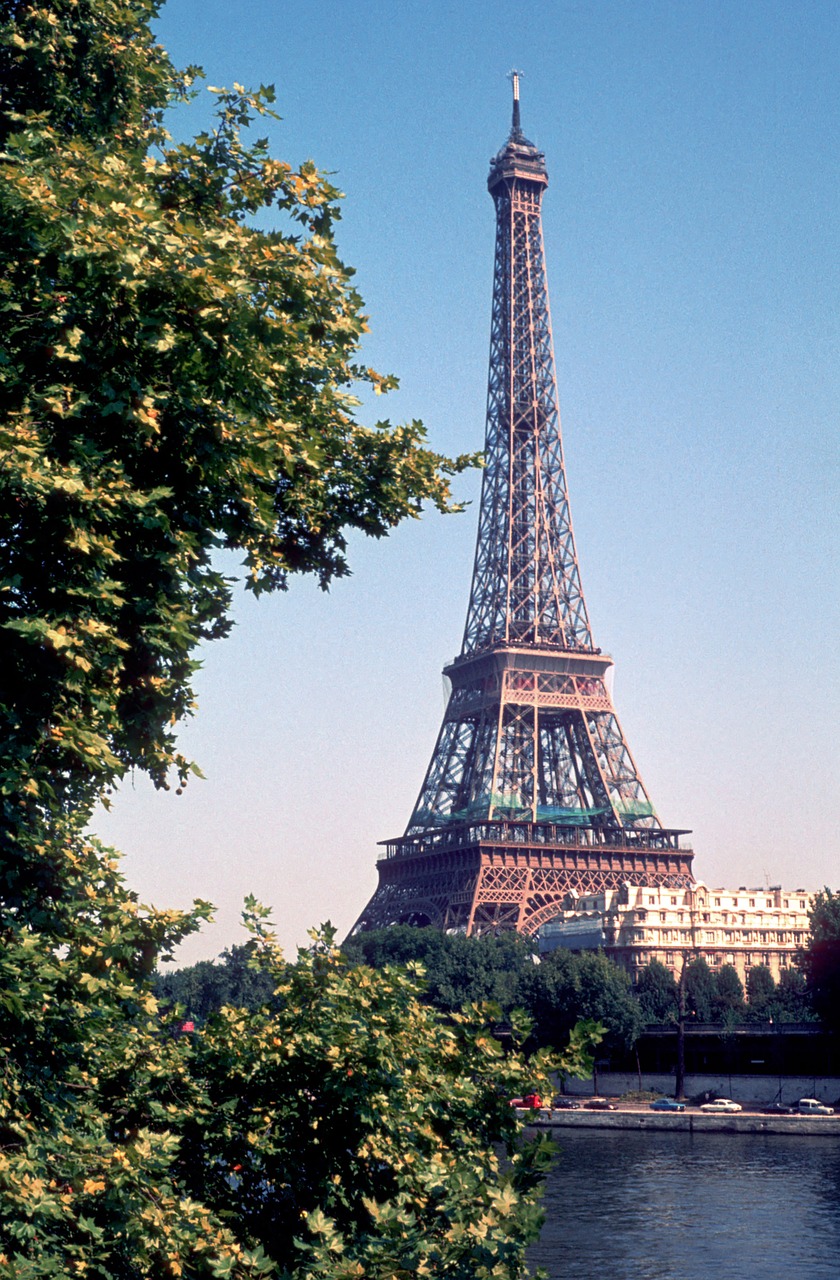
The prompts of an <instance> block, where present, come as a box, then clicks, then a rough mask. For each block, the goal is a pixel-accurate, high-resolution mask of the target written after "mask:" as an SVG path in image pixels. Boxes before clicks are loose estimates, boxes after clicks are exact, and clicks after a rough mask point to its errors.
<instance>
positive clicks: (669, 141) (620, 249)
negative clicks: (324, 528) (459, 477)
mask: <svg viewBox="0 0 840 1280" xmlns="http://www.w3.org/2000/svg"><path fill="white" fill-rule="evenodd" d="M159 31H160V36H161V39H162V41H163V43H164V44H165V45H166V46H167V48H168V49H169V50H170V52H171V54H172V56H173V58H174V60H175V61H176V63H178V64H180V65H186V64H187V63H199V64H201V65H203V67H204V69H205V71H206V75H207V83H208V84H215V85H219V84H231V83H232V82H233V81H235V80H236V81H240V82H242V83H244V84H246V85H253V86H255V85H257V84H259V83H260V82H263V83H273V84H275V86H276V88H277V96H278V101H277V109H278V111H279V113H280V114H281V115H282V117H283V121H282V123H280V124H278V125H276V126H272V128H271V130H270V136H271V139H272V145H273V149H274V152H275V154H277V155H279V156H282V157H283V158H286V159H289V160H291V161H293V162H300V161H302V160H303V159H306V158H312V159H314V160H315V162H316V164H318V166H319V167H320V168H322V169H325V170H329V171H331V172H332V173H333V174H334V181H335V182H336V183H337V185H338V186H339V187H340V188H341V189H342V190H343V191H345V192H346V195H347V199H346V206H345V209H344V215H343V220H342V222H341V224H340V225H339V229H338V241H339V248H340V251H341V253H342V256H343V258H344V259H345V261H347V262H348V263H351V264H352V265H353V266H354V267H355V268H356V269H357V284H358V288H359V290H360V292H361V293H362V295H363V297H364V298H365V302H366V305H367V309H368V311H369V314H370V317H371V335H370V338H369V341H368V342H367V343H366V346H365V349H364V352H363V356H364V359H365V360H366V362H367V363H369V364H372V365H374V366H375V367H377V368H379V369H380V370H382V371H383V372H385V371H387V372H394V373H396V374H397V375H398V376H399V377H400V382H401V386H400V390H399V391H398V392H396V393H394V394H393V395H392V396H390V397H388V400H387V401H385V402H378V403H377V404H376V406H375V408H373V407H372V408H371V409H370V410H369V411H368V409H367V408H365V409H363V410H362V416H363V417H364V416H365V415H368V416H370V417H372V416H374V414H381V413H382V412H387V413H388V415H389V416H390V417H391V418H392V419H393V420H395V421H400V420H405V419H408V418H414V417H419V418H422V419H423V421H424V422H425V423H426V426H427V429H428V431H429V436H430V439H431V441H432V443H433V444H434V445H435V447H438V448H440V449H441V450H444V451H448V452H453V453H454V452H461V451H465V450H471V449H474V448H478V447H480V446H481V443H482V441H483V433H484V405H485V396H486V379H487V347H488V335H489V319H490V294H491V273H492V258H493V205H492V201H491V199H490V197H489V196H488V194H487V191H486V185H485V183H486V177H487V167H488V160H489V157H490V156H491V154H493V153H494V152H495V151H496V150H497V149H498V148H499V147H500V146H501V145H502V143H503V142H504V140H505V138H506V135H507V131H508V126H509V113H510V107H509V93H510V89H509V85H508V82H507V80H506V79H505V75H506V73H507V71H508V70H509V69H510V68H511V67H513V66H517V67H519V68H520V69H521V70H522V72H523V73H524V74H523V81H522V119H523V127H524V129H525V132H526V134H527V135H528V136H529V137H530V138H532V140H533V141H535V142H536V143H537V145H538V146H540V147H541V148H542V149H543V150H544V151H545V153H546V160H547V165H548V171H549V178H550V186H549V189H548V192H547V194H546V197H545V200H544V205H543V225H544V232H545V241H546V253H547V261H548V274H549V286H550V293H551V306H552V316H553V324H554V341H555V350H556V358H557V372H558V384H559V395H560V406H561V413H562V418H563V431H564V441H565V449H566V458H567V468H568V475H569V487H570V494H571V502H572V511H573V516H574V521H575V530H576V536H577V542H578V551H579V555H580V561H581V572H582V580H583V587H584V592H585V595H586V598H587V603H588V606H589V611H590V615H591V619H592V625H593V630H594V634H595V639H596V643H597V644H599V645H600V646H601V647H602V648H603V649H604V650H605V651H607V652H610V653H612V655H613V656H614V658H615V661H616V675H615V699H616V704H617V708H618V713H619V717H620V719H621V721H622V724H623V727H624V730H625V734H626V736H627V738H628V741H629V743H630V746H631V750H632V751H633V754H634V756H635V758H636V761H637V764H638V766H639V768H640V771H641V773H642V776H643V777H644V779H645V783H646V785H647V787H648V790H649V792H650V794H651V796H652V798H653V800H654V802H655V804H656V806H657V809H658V811H659V813H660V816H661V817H662V819H663V821H664V822H665V823H666V825H669V826H676V827H685V828H691V829H692V830H693V833H694V834H693V837H692V842H693V847H694V849H695V855H696V856H695V872H696V874H697V875H698V876H701V877H702V878H703V879H705V880H706V881H707V882H714V883H715V884H725V885H736V886H737V885H739V884H759V883H762V882H767V881H769V882H771V883H772V882H778V881H783V882H784V883H785V884H786V885H788V886H790V887H799V886H803V887H805V888H818V887H820V886H822V885H823V884H825V883H829V884H832V885H835V886H836V885H837V884H838V883H840V877H838V870H837V867H838V843H839V842H838V821H837V813H838V799H840V795H838V792H840V787H838V766H837V762H836V761H837V741H836V739H837V733H836V725H837V723H838V721H840V705H838V703H840V699H839V698H838V679H837V648H838V646H837V636H838V631H840V625H838V624H839V623H840V618H838V614H840V609H838V554H837V552H838V522H837V514H836V513H837V508H838V488H840V486H838V435H839V434H840V433H838V404H840V374H838V361H837V347H838V337H840V306H838V302H840V266H838V264H839V263H840V243H838V241H840V232H838V220H837V191H838V189H839V188H840V181H838V179H840V174H839V173H838V168H840V165H839V164H838V136H840V98H839V96H838V84H840V75H838V72H840V8H838V6H837V5H836V4H834V3H833V0H824V2H823V0H816V2H814V0H811V2H809V0H797V3H795V4H794V3H790V2H789V0H787V2H785V3H777V2H774V0H763V2H762V3H757V2H756V3H750V2H748V0H728V2H727V3H717V2H716V0H685V2H684V3H679V4H677V3H665V2H664V0H637V2H636V3H632V4H631V3H619V2H618V0H593V2H592V3H568V4H560V3H557V4H552V3H545V2H544V0H543V2H542V3H531V2H529V0H524V2H522V3H519V4H511V3H509V0H508V2H507V3H501V2H498V0H485V2H484V3H480V4H479V3H471V2H465V3H443V2H442V0H426V3H418V2H417V0H406V2H404V3H402V4H401V5H399V6H396V5H393V4H384V3H373V2H371V3H364V2H363V0H359V2H354V0H344V3H340V2H339V0H329V2H324V0H320V2H319V0H314V2H313V3H312V4H310V5H307V6H302V5H298V4H294V5H292V4H286V3H280V2H279V0H240V2H239V3H237V4H236V5H235V6H234V5H231V4H230V3H222V2H221V0H201V2H200V3H199V2H198V0H170V3H169V4H168V5H167V6H166V8H165V9H164V10H163V11H162V14H161V19H160V22H159ZM203 109H204V108H203V107H202V105H201V104H197V105H196V106H195V107H194V108H192V110H191V112H190V113H188V115H187V116H185V117H184V119H183V120H182V121H181V122H178V121H173V128H174V129H182V130H183V129H186V128H187V127H189V118H190V117H191V118H192V120H193V122H194V123H195V125H196V127H199V125H200V123H201V115H202V111H203ZM261 132H265V130H264V129H263V130H261ZM459 491H460V492H461V494H462V495H463V496H464V497H465V498H467V499H469V500H471V501H472V503H473V505H472V507H471V508H470V509H469V510H468V511H467V513H466V514H465V515H461V516H456V517H447V518H441V517H439V516H436V515H432V514H430V515H428V516H427V517H425V518H424V519H423V520H421V521H418V522H413V523H412V524H411V525H410V526H406V527H404V528H401V529H399V530H398V531H397V532H396V533H395V534H394V535H393V536H392V537H391V538H389V539H387V540H386V541H384V542H377V543H367V542H365V541H364V540H354V542H353V543H352V567H353V570H354V573H353V576H352V577H351V578H350V579H348V580H346V581H344V582H341V583H338V584H337V585H336V586H335V587H334V588H333V590H332V591H331V592H330V593H329V594H328V595H324V594H322V593H321V592H319V591H318V590H317V588H316V587H315V586H314V585H313V584H312V583H308V582H299V583H296V584H295V585H294V586H293V588H292V589H291V590H290V591H289V592H288V593H286V594H285V595H282V596H279V597H277V598H276V599H274V600H270V601H266V600H262V601H261V602H260V603H259V604H257V603H256V602H254V601H253V600H251V599H249V598H245V597H244V596H242V597H240V598H239V599H238V600H237V608H236V614H237V623H238V625H237V627H236V629H235V632H234V635H233V636H232V638H231V639H229V640H227V641H225V642H222V643H219V644H216V645H214V646H208V648H207V650H206V651H205V653H204V655H203V657H204V667H203V670H202V672H201V674H200V677H199V682H198V693H199V702H200V709H199V713H198V716H197V717H196V719H195V720H194V721H193V722H192V723H191V724H190V725H189V727H188V728H187V729H186V730H185V731H184V734H183V739H182V740H183V745H184V748H185V750H186V752H187V753H188V754H190V755H191V756H192V757H193V758H195V759H196V760H197V761H198V762H199V763H200V765H201V766H202V768H203V770H204V772H205V774H206V775H207V781H206V782H198V781H197V782H195V783H194V784H191V785H190V787H189V788H188V789H187V791H186V793H185V794H184V795H183V796H181V797H176V796H175V795H174V794H172V793H170V794H168V795H158V794H156V793H155V792H154V791H153V790H152V789H151V788H150V787H147V786H146V785H145V783H144V782H143V781H142V780H141V779H135V780H134V782H133V783H128V784H126V785H125V786H124V787H123V789H122V791H121V793H120V795H119V796H118V797H117V799H116V802H115V805H114V809H113V811H112V813H111V814H110V815H103V816H102V818H101V820H100V821H99V822H98V824H97V825H98V829H99V831H100V833H101V834H102V835H103V836H104V837H105V838H106V839H108V840H109V841H111V842H112V843H113V844H115V845H116V846H117V847H118V848H120V849H122V850H123V851H124V852H125V854H126V862H125V869H126V873H127V876H128V878H129V881H130V882H131V884H132V885H133V886H134V887H135V888H136V889H137V890H138V892H139V893H140V894H141V896H142V897H143V898H144V899H145V900H151V901H154V902H155V903H157V904H158V905H161V906H176V905H182V904H186V903H188V902H189V901H190V900H191V899H192V898H193V897H204V898H209V899H210V900H211V901H213V902H215V903H216V904H217V908H218V914H217V924H215V925H214V926H213V927H211V928H210V929H208V930H206V931H205V932H204V933H203V934H202V935H201V936H200V937H199V938H197V939H194V940H191V941H190V942H189V943H187V944H185V946H184V948H183V949H182V956H181V958H182V959H183V960H184V961H187V960H193V959H196V958H199V957H201V956H210V955H214V954H217V953H218V952H219V951H220V950H221V949H222V948H223V947H225V946H228V945H230V944H231V943H232V942H235V941H238V940H240V938H241V934H240V931H239V928H238V924H237V922H238V916H239V911H240V908H241V902H242V899H243V897H244V895H245V894H246V893H248V892H254V893H256V894H257V895H258V897H260V898H262V899H263V900H264V901H266V902H268V903H270V904H272V906H273V908H274V918H275V920H276V922H277V928H278V934H279V937H280V940H281V942H282V943H283V944H284V945H285V946H286V947H287V948H289V949H293V948H294V946H295V945H297V944H299V943H302V942H304V941H305V940H306V931H307V929H308V928H310V927H311V926H313V925H316V924H318V923H319V922H321V921H323V920H326V919H330V920H332V921H333V923H334V924H336V925H337V926H338V928H339V931H340V932H342V933H343V932H345V931H346V930H347V929H348V928H349V927H350V925H351V924H352V923H353V920H354V919H355V917H356V916H357V915H358V913H359V912H360V911H361V909H362V907H363V906H364V905H365V902H366V901H367V899H368V897H369V896H370V894H371V892H372V891H373V888H374V886H375V883H376V875H375V861H376V857H377V848H376V845H377V841H380V840H383V839H385V838H386V837H389V836H394V835H397V834H400V833H401V832H402V831H403V829H404V827H405V823H406V821H407V819H408V817H409V814H410V812H411V809H412V807H413V804H414V800H415V798H416V794H417V792H418V790H419V788H420V784H421V782H422V780H423V775H424V772H425V769H426V766H427V763H428V759H429V756H430V754H431V751H432V747H433V745H434V740H435V736H436V734H437V730H438V727H439V722H440V717H441V714H442V710H443V693H442V686H441V678H440V671H441V667H442V666H443V664H444V662H446V661H448V660H449V659H451V658H452V657H453V656H454V655H455V653H456V652H457V651H458V648H459V646H460V640H461V633H462V630H463V623H464V615H465V611H466V606H467V597H468V592H469V582H470V573H471V567H472V556H473V549H474V542H475V523H476V514H477V513H476V502H477V497H478V480H477V478H469V479H466V480H464V481H463V482H462V483H461V484H460V486H459Z"/></svg>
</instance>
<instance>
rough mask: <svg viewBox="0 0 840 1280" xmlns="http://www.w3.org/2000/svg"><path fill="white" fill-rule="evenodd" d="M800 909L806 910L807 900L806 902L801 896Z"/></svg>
mask: <svg viewBox="0 0 840 1280" xmlns="http://www.w3.org/2000/svg"><path fill="white" fill-rule="evenodd" d="M799 910H800V911H804V910H805V902H804V899H802V898H800V899H799Z"/></svg>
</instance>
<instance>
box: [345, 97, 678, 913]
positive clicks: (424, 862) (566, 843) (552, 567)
mask: <svg viewBox="0 0 840 1280" xmlns="http://www.w3.org/2000/svg"><path fill="white" fill-rule="evenodd" d="M511 78H512V81H513V122H512V127H511V132H510V137H509V138H508V140H507V142H506V143H505V145H504V147H503V148H502V150H501V151H500V152H499V153H498V155H497V156H495V158H494V159H493V160H491V162H490V175H489V178H488V181H487V185H488V189H489V191H490V194H491V195H492V197H493V201H494V203H495V206H496V254H495V266H494V274H493V313H492V320H491V329H490V374H489V383H488V394H487V432H486V440H485V458H486V467H485V471H484V476H483V484H482V491H481V507H480V514H479V522H478V537H477V541H476V552H475V565H474V568H473V579H472V589H471V592H470V602H469V608H468V610H467V622H466V627H465V629H464V639H463V644H462V647H461V652H460V654H459V656H458V657H457V658H456V659H455V660H454V661H453V662H452V663H450V664H449V665H448V666H447V667H445V668H444V674H445V676H446V677H447V678H448V680H449V682H450V685H451V690H450V696H449V702H448V705H447V708H446V711H445V713H444V718H443V725H442V727H441V730H440V734H439V736H438V740H437V744H436V746H435V750H434V753H433V755H432V759H431V763H430V765H429V769H428V772H427V774H426V778H425V781H424V782H423V786H422V788H421V791H420V796H419V798H418V800H417V804H416V806H415V808H414V812H413V813H412V815H411V819H410V821H409V823H408V827H407V828H406V832H405V835H404V836H402V837H399V838H397V839H393V840H388V841H386V842H385V856H384V857H383V858H381V859H380V860H379V862H378V864H377V865H378V871H379V885H378V887H377V889H376V892H375V893H374V895H373V897H372V898H371V900H370V902H369V903H368V905H367V907H366V908H365V910H364V912H363V913H362V915H361V917H360V918H359V920H358V921H357V923H356V925H355V926H354V932H358V931H361V930H367V929H375V928H381V927H383V926H387V925H392V924H399V923H402V924H432V925H436V926H438V927H440V928H442V929H446V930H458V931H465V932H467V933H481V932H485V931H487V930H490V929H517V930H519V931H520V932H521V933H528V934H531V933H535V932H536V931H537V930H538V929H539V928H540V926H541V925H542V924H545V923H546V922H547V921H549V920H550V919H551V918H552V916H554V915H556V914H557V912H558V911H559V910H560V909H561V908H562V907H563V906H571V905H572V903H573V902H574V900H576V899H577V898H578V897H581V896H583V895H586V894H591V893H596V892H597V891H598V890H600V889H604V888H620V887H621V885H622V884H624V883H632V884H647V885H672V886H674V887H675V888H676V887H682V886H686V885H689V884H691V883H692V882H693V877H692V873H691V861H692V853H691V851H690V850H689V849H685V848H681V847H680V842H679V838H680V836H681V835H685V834H687V833H686V832H681V831H676V830H669V829H666V828H664V827H663V826H662V824H661V822H660V820H659V818H658V817H657V814H656V811H655V809H654V806H653V804H652V803H651V800H650V797H649V796H648V793H647V790H646V789H645V786H644V783H643V782H642V779H641V776H640V774H639V771H638V769H637V767H636V764H635V761H634V760H633V757H632V755H631V753H630V749H629V747H628V746H627V743H626V741H625V738H624V734H623V732H622V729H621V725H620V724H619V721H618V717H617V716H616V713H615V709H614V707H613V704H612V698H611V696H610V692H609V689H608V686H607V682H606V677H607V673H608V671H609V670H610V668H611V667H612V665H613V664H612V659H611V658H609V657H608V656H607V655H606V654H604V653H602V652H601V650H600V649H598V648H596V646H595V644H594V642H593V639H592V632H591V629H590V624H589V614H588V611H587V608H586V601H585V599H584V596H583V588H582V586H581V580H580V569H579V567H578V559H577V552H576V549H575V540H574V534H573V531H572V520H571V513H570V510H569V499H568V493H567V488H566V473H565V466H564V462H563V445H562V438H561V432H560V417H559V412H558V402H557V381H556V376H555V370H554V350H553V343H552V336H551V317H550V314H549V306H548V286H547V282H546V272H545V257H544V252H543V238H542V224H541V217H540V212H541V204H542V197H543V193H544V191H545V189H546V187H547V185H548V176H547V174H546V168H545V157H544V155H543V153H542V152H541V151H538V150H537V148H536V147H535V146H534V145H533V143H531V142H529V141H528V139H527V138H526V137H525V136H524V134H523V132H522V128H521V125H520V114H519V74H518V73H517V72H513V73H512V74H511Z"/></svg>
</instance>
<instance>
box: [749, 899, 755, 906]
mask: <svg viewBox="0 0 840 1280" xmlns="http://www.w3.org/2000/svg"><path fill="white" fill-rule="evenodd" d="M750 906H751V907H754V906H755V898H750Z"/></svg>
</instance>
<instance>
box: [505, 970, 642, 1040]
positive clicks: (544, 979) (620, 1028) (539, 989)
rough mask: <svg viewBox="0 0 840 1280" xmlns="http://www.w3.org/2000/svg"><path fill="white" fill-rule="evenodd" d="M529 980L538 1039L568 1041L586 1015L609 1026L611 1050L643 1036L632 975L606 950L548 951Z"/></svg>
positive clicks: (531, 1007)
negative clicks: (631, 979)
mask: <svg viewBox="0 0 840 1280" xmlns="http://www.w3.org/2000/svg"><path fill="white" fill-rule="evenodd" d="M529 985H530V988H531V990H530V996H529V1002H528V1012H529V1013H530V1014H531V1016H532V1017H533V1019H534V1039H535V1042H536V1043H537V1044H541V1045H555V1046H561V1045H563V1044H565V1043H566V1042H567V1041H568V1038H569V1035H570V1033H571V1031H572V1029H573V1027H574V1026H575V1024H576V1023H577V1022H578V1021H580V1020H581V1019H583V1020H586V1021H590V1022H595V1023H598V1024H600V1025H601V1026H602V1027H603V1028H604V1032H605V1034H604V1040H603V1044H604V1048H605V1050H606V1051H607V1052H610V1051H611V1050H618V1049H629V1048H630V1047H631V1046H632V1045H633V1044H635V1042H636V1040H637V1039H638V1036H639V1032H640V1030H641V1015H640V1013H639V1006H638V1004H637V1002H636V1001H635V1000H634V998H633V995H632V992H631V990H630V979H629V977H628V976H627V974H626V973H625V972H624V970H623V969H620V968H619V966H618V965H616V964H613V962H612V961H611V960H608V959H607V957H606V956H605V955H604V953H603V951H581V952H572V951H566V950H564V949H563V948H562V947H558V948H557V949H556V950H554V951H549V952H548V953H546V954H545V955H543V956H542V958H541V961H540V964H539V965H538V966H536V967H535V968H534V971H533V974H532V975H531V979H530V983H529Z"/></svg>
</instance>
